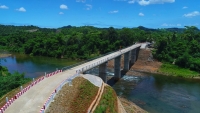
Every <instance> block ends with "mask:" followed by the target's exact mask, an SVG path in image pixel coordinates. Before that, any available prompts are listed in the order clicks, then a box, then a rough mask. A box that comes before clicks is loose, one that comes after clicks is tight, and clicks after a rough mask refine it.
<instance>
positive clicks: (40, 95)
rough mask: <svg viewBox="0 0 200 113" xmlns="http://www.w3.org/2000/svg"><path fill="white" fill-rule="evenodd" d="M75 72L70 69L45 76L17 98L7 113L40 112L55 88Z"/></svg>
mask: <svg viewBox="0 0 200 113" xmlns="http://www.w3.org/2000/svg"><path fill="white" fill-rule="evenodd" d="M74 74H75V71H74V70H68V71H66V72H63V73H58V74H56V75H53V76H51V77H48V78H45V79H44V80H43V81H41V82H39V83H38V84H36V85H35V86H33V87H31V88H30V89H29V90H28V91H27V92H25V93H24V94H23V95H22V96H20V97H19V98H18V99H17V100H15V101H14V102H13V104H11V106H9V107H8V108H7V109H6V111H5V113H38V112H39V111H40V109H41V108H42V106H43V104H44V103H45V102H46V100H47V99H48V98H49V96H50V95H51V93H52V92H53V91H54V90H55V88H56V87H57V86H58V85H59V84H60V83H61V82H62V81H63V80H65V79H66V78H68V77H70V76H72V75H74Z"/></svg>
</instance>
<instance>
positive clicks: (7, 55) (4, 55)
mask: <svg viewBox="0 0 200 113" xmlns="http://www.w3.org/2000/svg"><path fill="white" fill-rule="evenodd" d="M11 55H12V54H1V53H0V58H5V57H9V56H11Z"/></svg>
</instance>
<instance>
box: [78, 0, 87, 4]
mask: <svg viewBox="0 0 200 113" xmlns="http://www.w3.org/2000/svg"><path fill="white" fill-rule="evenodd" d="M76 2H82V3H85V2H86V0H76Z"/></svg>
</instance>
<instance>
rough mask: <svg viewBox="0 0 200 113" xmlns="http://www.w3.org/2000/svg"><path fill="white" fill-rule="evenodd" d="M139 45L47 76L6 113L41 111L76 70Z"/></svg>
mask: <svg viewBox="0 0 200 113" xmlns="http://www.w3.org/2000/svg"><path fill="white" fill-rule="evenodd" d="M139 46H140V44H136V45H133V46H131V47H128V48H125V49H123V50H120V51H117V52H114V53H112V54H109V55H107V56H104V57H100V58H98V59H95V60H93V61H90V62H87V63H84V64H82V65H79V66H76V67H74V68H72V69H69V70H66V71H64V72H62V73H58V74H56V75H53V76H51V77H49V78H45V79H44V80H42V81H41V82H39V83H38V84H36V85H35V86H33V87H31V88H30V89H29V90H28V91H27V92H25V93H24V94H23V95H22V96H20V97H19V98H18V99H17V100H15V101H14V102H13V104H11V105H10V106H9V107H8V108H7V109H6V111H5V113H37V112H39V111H40V109H41V108H42V106H43V105H44V103H45V102H46V100H48V98H49V96H50V95H51V93H52V92H53V91H54V90H55V88H56V87H57V86H59V85H60V83H61V82H62V81H63V80H65V79H67V78H69V77H71V76H73V75H74V74H76V70H81V69H82V68H83V67H86V66H87V69H85V68H84V69H85V70H88V69H90V68H93V67H96V66H98V65H99V64H101V63H103V62H107V61H108V60H111V59H113V58H115V57H117V56H119V55H122V54H124V53H126V52H127V51H130V50H131V49H134V48H137V47H139ZM103 60H104V61H103ZM97 63H98V64H97ZM94 64H97V65H94ZM85 70H84V71H85Z"/></svg>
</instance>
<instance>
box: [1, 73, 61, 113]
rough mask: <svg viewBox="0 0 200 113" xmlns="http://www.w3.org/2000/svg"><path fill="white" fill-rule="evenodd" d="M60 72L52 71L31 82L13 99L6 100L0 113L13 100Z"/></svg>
mask: <svg viewBox="0 0 200 113" xmlns="http://www.w3.org/2000/svg"><path fill="white" fill-rule="evenodd" d="M60 72H62V70H57V71H54V72H52V73H49V74H46V75H45V76H42V77H40V78H38V79H37V80H33V82H31V83H30V85H28V86H27V87H25V88H23V89H21V91H20V92H18V93H17V94H16V95H15V96H14V97H12V98H11V99H10V100H7V102H6V103H5V104H4V106H3V107H1V108H0V113H3V112H4V111H5V110H6V109H7V108H8V107H9V106H10V105H11V104H12V103H13V102H14V101H15V100H17V99H18V98H20V96H22V95H23V94H24V93H25V92H26V91H28V90H29V89H30V88H31V87H33V86H35V85H36V84H37V83H39V82H41V81H42V80H44V79H45V77H46V78H48V77H50V76H53V75H55V74H57V73H60Z"/></svg>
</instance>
